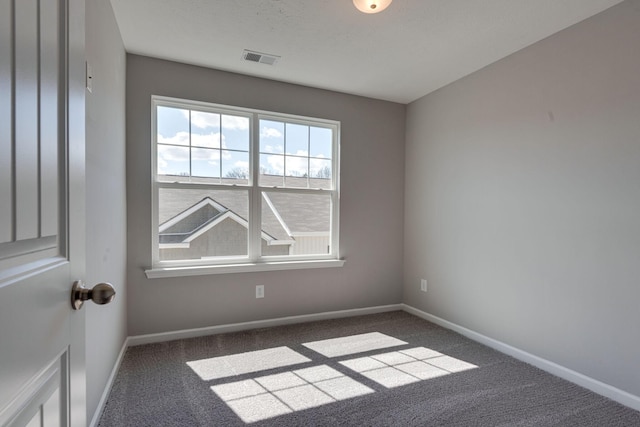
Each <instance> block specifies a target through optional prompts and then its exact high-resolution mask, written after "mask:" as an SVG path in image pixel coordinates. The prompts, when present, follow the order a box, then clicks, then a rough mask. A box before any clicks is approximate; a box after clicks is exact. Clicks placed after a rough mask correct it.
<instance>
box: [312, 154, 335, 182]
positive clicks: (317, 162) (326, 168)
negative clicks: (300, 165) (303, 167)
mask: <svg viewBox="0 0 640 427" xmlns="http://www.w3.org/2000/svg"><path fill="white" fill-rule="evenodd" d="M309 177H310V180H309V186H310V187H311V188H325V189H330V188H332V185H331V183H332V181H331V160H322V159H311V160H310V165H309Z"/></svg>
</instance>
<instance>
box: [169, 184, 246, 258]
mask: <svg viewBox="0 0 640 427" xmlns="http://www.w3.org/2000/svg"><path fill="white" fill-rule="evenodd" d="M158 199H159V200H158V215H159V218H158V219H159V224H160V226H159V231H158V238H159V243H160V260H163V261H165V260H195V259H206V258H217V257H228V256H246V255H247V253H248V252H247V248H248V240H247V239H248V227H247V218H248V205H249V198H248V190H236V189H234V190H197V189H174V188H161V189H160V190H159V195H158Z"/></svg>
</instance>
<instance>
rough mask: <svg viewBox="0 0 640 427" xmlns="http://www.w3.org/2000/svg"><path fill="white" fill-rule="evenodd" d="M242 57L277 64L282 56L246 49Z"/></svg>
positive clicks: (246, 59) (247, 59)
mask: <svg viewBox="0 0 640 427" xmlns="http://www.w3.org/2000/svg"><path fill="white" fill-rule="evenodd" d="M242 59H244V60H245V61H250V62H259V63H260V64H267V65H275V63H276V62H278V60H279V59H280V57H279V56H277V55H269V54H268V53H260V52H254V51H251V50H246V49H245V50H244V52H243V53H242Z"/></svg>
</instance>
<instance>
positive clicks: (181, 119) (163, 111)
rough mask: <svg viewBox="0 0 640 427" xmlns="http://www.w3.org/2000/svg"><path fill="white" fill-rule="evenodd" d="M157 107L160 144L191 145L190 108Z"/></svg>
mask: <svg viewBox="0 0 640 427" xmlns="http://www.w3.org/2000/svg"><path fill="white" fill-rule="evenodd" d="M157 108H158V109H157V114H156V126H157V131H158V144H174V145H189V110H183V109H180V108H172V107H162V106H158V107H157Z"/></svg>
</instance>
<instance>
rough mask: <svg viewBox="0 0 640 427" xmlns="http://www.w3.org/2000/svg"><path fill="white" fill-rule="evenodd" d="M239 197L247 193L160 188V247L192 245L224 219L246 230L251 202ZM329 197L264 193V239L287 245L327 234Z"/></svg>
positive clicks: (241, 191)
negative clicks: (304, 237) (298, 237)
mask: <svg viewBox="0 0 640 427" xmlns="http://www.w3.org/2000/svg"><path fill="white" fill-rule="evenodd" d="M319 186H320V185H319ZM239 193H242V194H246V191H245V190H238V189H234V188H229V189H228V190H227V189H198V188H196V189H191V188H161V189H160V190H159V204H158V205H159V212H158V219H159V223H160V227H159V231H160V233H159V237H160V243H182V242H186V241H187V239H189V241H190V240H191V239H192V238H195V237H192V236H194V235H195V234H197V235H200V234H202V232H203V231H202V230H204V229H206V230H209V229H211V227H214V226H215V225H217V224H219V223H220V222H221V221H222V220H223V219H225V218H231V219H233V220H235V221H236V222H238V223H239V224H242V225H243V226H244V227H247V218H248V212H249V200H248V197H244V196H239ZM328 197H330V196H329V195H328V194H325V193H322V194H320V193H319V194H309V193H307V194H300V193H289V192H279V191H265V192H263V200H262V213H261V215H262V218H261V219H262V224H261V227H262V233H263V239H265V240H267V241H270V242H275V241H281V242H282V243H284V242H285V241H291V240H293V236H295V235H299V234H308V233H314V234H315V233H322V234H328V233H329V230H330V222H331V213H330V206H329V203H327V200H328V199H327V198H328ZM223 216H224V218H223Z"/></svg>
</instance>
